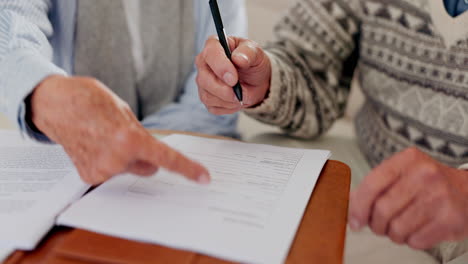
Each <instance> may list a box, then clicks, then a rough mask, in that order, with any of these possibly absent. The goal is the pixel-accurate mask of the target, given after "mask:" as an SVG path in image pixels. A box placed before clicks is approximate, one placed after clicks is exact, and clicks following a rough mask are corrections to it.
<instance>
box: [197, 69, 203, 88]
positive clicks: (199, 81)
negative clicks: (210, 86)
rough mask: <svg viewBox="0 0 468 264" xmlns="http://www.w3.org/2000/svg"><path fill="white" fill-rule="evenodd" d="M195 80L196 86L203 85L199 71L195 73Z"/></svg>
mask: <svg viewBox="0 0 468 264" xmlns="http://www.w3.org/2000/svg"><path fill="white" fill-rule="evenodd" d="M195 82H196V83H197V85H198V87H204V85H203V76H202V73H201V72H200V71H199V72H198V73H197V77H196V78H195Z"/></svg>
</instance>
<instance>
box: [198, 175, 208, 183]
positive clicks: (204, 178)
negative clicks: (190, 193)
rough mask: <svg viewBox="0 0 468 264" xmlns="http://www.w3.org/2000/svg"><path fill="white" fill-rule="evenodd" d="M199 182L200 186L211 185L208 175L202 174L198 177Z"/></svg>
mask: <svg viewBox="0 0 468 264" xmlns="http://www.w3.org/2000/svg"><path fill="white" fill-rule="evenodd" d="M197 182H198V183H200V184H209V183H210V176H208V175H206V174H202V175H200V176H199V177H198V179H197Z"/></svg>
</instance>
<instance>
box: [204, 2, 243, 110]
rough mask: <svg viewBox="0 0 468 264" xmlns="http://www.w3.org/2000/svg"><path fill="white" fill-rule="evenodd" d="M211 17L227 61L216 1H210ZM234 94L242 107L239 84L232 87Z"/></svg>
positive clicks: (221, 22)
mask: <svg viewBox="0 0 468 264" xmlns="http://www.w3.org/2000/svg"><path fill="white" fill-rule="evenodd" d="M210 8H211V15H212V16H213V20H214V24H215V26H216V32H217V33H218V38H219V42H221V46H223V49H224V52H225V53H226V56H227V57H228V59H229V60H231V61H232V59H231V57H232V56H231V49H230V48H229V43H228V40H227V36H226V31H225V30H224V25H223V20H222V19H221V13H220V12H219V7H218V2H217V1H216V0H210ZM232 89H233V90H234V93H235V94H236V97H237V99H238V100H239V102H240V103H241V105H244V103H243V102H242V87H241V85H240V83H239V82H237V83H236V85H235V86H234V87H232Z"/></svg>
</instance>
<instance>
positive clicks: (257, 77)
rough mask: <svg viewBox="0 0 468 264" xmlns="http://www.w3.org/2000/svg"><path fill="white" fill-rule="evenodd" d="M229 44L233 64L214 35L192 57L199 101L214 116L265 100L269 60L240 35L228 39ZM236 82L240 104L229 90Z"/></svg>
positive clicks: (268, 76) (268, 82)
mask: <svg viewBox="0 0 468 264" xmlns="http://www.w3.org/2000/svg"><path fill="white" fill-rule="evenodd" d="M229 44H230V46H231V50H232V51H233V52H232V61H233V63H234V64H233V63H231V61H230V60H229V59H228V58H227V56H226V54H225V53H224V50H223V48H222V46H221V44H220V43H219V41H218V39H217V38H216V37H214V36H213V37H210V38H209V39H208V41H207V42H206V44H205V49H204V50H203V52H202V53H200V54H199V55H198V56H197V59H196V65H197V68H198V76H197V84H198V92H199V96H200V100H201V101H202V102H203V103H204V104H205V106H206V107H207V109H208V111H210V112H211V113H212V114H215V115H225V114H233V113H235V112H238V111H240V110H241V109H242V108H243V107H244V108H247V107H251V106H255V105H257V104H259V103H261V102H262V101H263V100H264V99H265V97H266V96H267V94H268V90H269V88H270V79H271V63H270V59H269V58H268V56H266V54H265V52H263V50H262V49H261V48H260V47H259V46H258V44H256V43H255V42H253V41H250V40H246V39H242V38H229ZM238 81H240V84H241V86H242V92H243V103H244V106H241V104H240V102H239V100H238V99H237V98H236V95H235V94H234V91H233V89H232V87H233V86H234V85H236V83H237V82H238Z"/></svg>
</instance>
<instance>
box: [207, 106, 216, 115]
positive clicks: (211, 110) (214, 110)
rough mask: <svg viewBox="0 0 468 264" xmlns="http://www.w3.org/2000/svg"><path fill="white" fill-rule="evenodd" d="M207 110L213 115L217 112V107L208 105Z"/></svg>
mask: <svg viewBox="0 0 468 264" xmlns="http://www.w3.org/2000/svg"><path fill="white" fill-rule="evenodd" d="M207 109H208V112H210V113H211V114H213V115H217V114H218V109H216V108H214V107H208V108H207Z"/></svg>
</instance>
